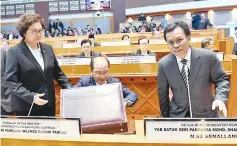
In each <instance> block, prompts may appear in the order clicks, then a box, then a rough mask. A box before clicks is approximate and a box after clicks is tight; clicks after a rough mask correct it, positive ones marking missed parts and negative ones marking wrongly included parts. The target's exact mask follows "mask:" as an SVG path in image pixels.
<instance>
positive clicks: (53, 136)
mask: <svg viewBox="0 0 237 146" xmlns="http://www.w3.org/2000/svg"><path fill="white" fill-rule="evenodd" d="M80 135H81V125H80V119H79V118H58V117H57V118H56V117H5V116H2V117H1V136H2V138H15V139H42V140H66V141H78V140H79V138H80Z"/></svg>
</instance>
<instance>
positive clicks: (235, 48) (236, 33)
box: [232, 26, 237, 55]
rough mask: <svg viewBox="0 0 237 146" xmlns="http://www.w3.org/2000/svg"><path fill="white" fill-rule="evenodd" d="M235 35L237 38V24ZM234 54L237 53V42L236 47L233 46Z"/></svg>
mask: <svg viewBox="0 0 237 146" xmlns="http://www.w3.org/2000/svg"><path fill="white" fill-rule="evenodd" d="M235 37H236V39H237V26H236V27H235ZM232 53H233V54H235V55H237V42H236V43H235V45H234V48H233V52H232Z"/></svg>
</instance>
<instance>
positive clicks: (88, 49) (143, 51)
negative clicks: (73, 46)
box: [77, 37, 156, 57]
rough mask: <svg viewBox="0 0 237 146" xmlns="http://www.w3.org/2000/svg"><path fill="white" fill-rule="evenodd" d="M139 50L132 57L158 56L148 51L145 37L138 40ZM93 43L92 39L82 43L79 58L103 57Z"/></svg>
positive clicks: (147, 42)
mask: <svg viewBox="0 0 237 146" xmlns="http://www.w3.org/2000/svg"><path fill="white" fill-rule="evenodd" d="M138 44H139V49H138V50H137V51H136V52H132V54H131V55H132V56H137V55H154V56H155V55H156V54H155V53H153V52H152V51H150V50H148V44H149V40H148V39H147V38H145V37H143V38H139V39H138ZM92 46H93V44H92V41H91V40H90V39H84V40H82V41H81V48H82V53H80V54H78V55H77V57H92V56H101V53H99V52H95V51H93V50H92Z"/></svg>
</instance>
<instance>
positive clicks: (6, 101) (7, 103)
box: [1, 48, 12, 113]
mask: <svg viewBox="0 0 237 146" xmlns="http://www.w3.org/2000/svg"><path fill="white" fill-rule="evenodd" d="M6 58H7V54H6V49H4V48H1V107H2V108H3V109H4V110H5V111H6V112H9V113H10V112H12V108H11V96H10V95H8V96H6V95H5V92H6V90H7V87H6V84H5V73H4V72H5V68H6Z"/></svg>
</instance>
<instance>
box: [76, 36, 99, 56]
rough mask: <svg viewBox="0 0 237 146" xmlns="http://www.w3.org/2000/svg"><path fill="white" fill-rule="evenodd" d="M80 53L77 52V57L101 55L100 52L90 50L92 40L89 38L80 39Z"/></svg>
mask: <svg viewBox="0 0 237 146" xmlns="http://www.w3.org/2000/svg"><path fill="white" fill-rule="evenodd" d="M81 48H82V51H83V52H82V53H80V54H77V57H95V56H101V53H98V52H95V51H93V50H92V42H91V41H90V40H89V39H84V40H82V41H81Z"/></svg>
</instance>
